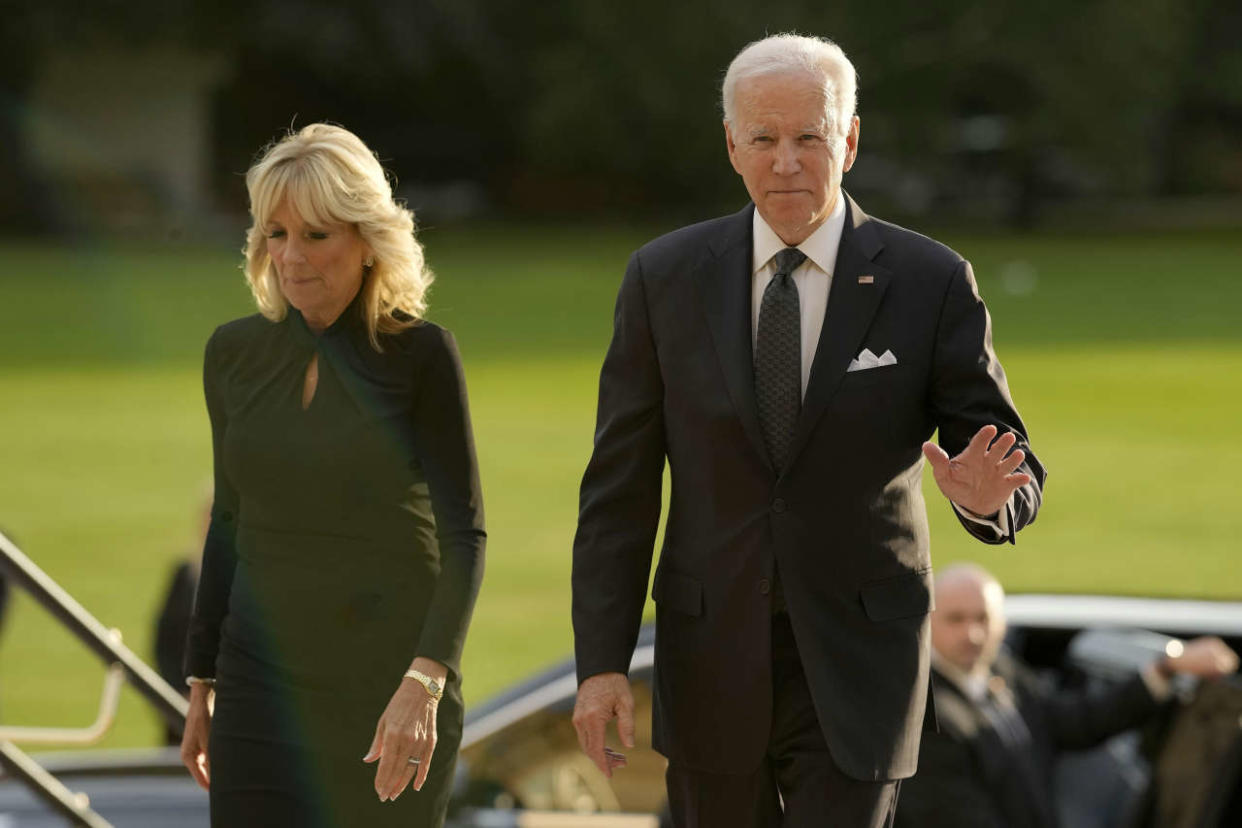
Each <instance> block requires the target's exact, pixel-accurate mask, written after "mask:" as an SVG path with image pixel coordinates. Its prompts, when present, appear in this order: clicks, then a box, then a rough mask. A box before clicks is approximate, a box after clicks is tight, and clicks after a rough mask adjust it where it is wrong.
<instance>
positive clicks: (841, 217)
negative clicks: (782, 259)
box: [751, 190, 845, 276]
mask: <svg viewBox="0 0 1242 828" xmlns="http://www.w3.org/2000/svg"><path fill="white" fill-rule="evenodd" d="M752 224H753V238H754V248H753V253H754V258H753V259H752V260H751V262H752V268H751V272H752V273H757V272H759V271H760V270H761V269H763V268H764V267H765V266H767V264H768V262H769V261H771V260H772V257H773V256H775V255H776V254H777V253H779V252H781V251H782V250H784V249H785V248H786V247H788V246H789V245H787V244H785V243H784V242H783V241H781V237H780V236H778V235H776V231H775V230H773V229H772V228H771V227H769V226H768V223H767V222H766V221H764V220H763V216H761V215H759V210H758V209H756V210H755V217H754V221H753V223H752ZM844 231H845V191H844V190H838V191H837V204H836V206H835V207H833V208H832V212H831V213H830V214H829V215H828V218H826V219H825V220H824V223H823V224H821V225H820V226H819V227H817V228H815V232H814V233H812V234H811V235H809V236H807V237H806V239H804V240H803V242H802V244H800V245H798V249H799V250H801V251H802V252H803V253H805V254H806V257H807V258H808V259H810V260H811V262H812V263H814V264H815V266H816V267H818V268H819V269H820V270H822V271H824V272H825V273H827V274H828V275H830V276H831V275H832V271H833V269H834V268H835V267H836V263H837V249H838V248H839V247H840V246H841V234H842V233H843V232H844Z"/></svg>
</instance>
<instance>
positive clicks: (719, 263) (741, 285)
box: [695, 207, 772, 468]
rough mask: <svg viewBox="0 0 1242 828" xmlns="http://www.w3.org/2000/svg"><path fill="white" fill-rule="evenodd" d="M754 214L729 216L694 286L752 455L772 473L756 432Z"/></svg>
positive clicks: (701, 266) (751, 211)
mask: <svg viewBox="0 0 1242 828" xmlns="http://www.w3.org/2000/svg"><path fill="white" fill-rule="evenodd" d="M753 210H754V208H753V207H747V208H746V209H744V210H742V211H741V212H739V213H736V214H735V215H734V216H733V217H732V220H731V221H730V222H729V224H728V227H727V229H726V230H725V232H723V233H721V235H720V237H719V239H718V241H717V242H714V243H713V244H712V252H713V253H714V254H715V258H714V259H709V260H707V261H705V262H704V263H703V264H702V265H700V266H699V270H698V273H697V274H695V282H696V284H697V286H698V291H699V298H700V300H701V301H702V303H703V310H704V313H705V314H706V316H707V325H708V328H710V329H711V334H712V344H713V345H714V346H715V349H716V356H717V358H718V359H719V360H720V368H721V370H722V371H723V372H724V377H725V384H726V385H727V386H728V389H729V397H730V399H731V400H732V401H733V407H734V409H735V410H736V411H737V415H738V419H740V420H741V421H742V428H743V430H744V431H745V432H746V435H747V436H748V437H749V438H750V441H751V443H752V444H753V445H754V447H755V450H756V451H757V452H758V453H759V456H760V457H761V458H763V462H764V463H765V464H767V465H768V467H769V468H771V467H772V461H771V460H770V459H769V457H768V450H767V447H766V446H765V444H764V442H763V432H762V431H761V430H760V428H759V409H758V407H757V406H756V404H755V373H754V364H753V363H754V357H753V355H752V353H751V318H750V317H751V309H750V291H751V258H752V255H753V253H752V249H751V247H752V242H751V227H752V225H751V222H752V221H753V219H752V213H753Z"/></svg>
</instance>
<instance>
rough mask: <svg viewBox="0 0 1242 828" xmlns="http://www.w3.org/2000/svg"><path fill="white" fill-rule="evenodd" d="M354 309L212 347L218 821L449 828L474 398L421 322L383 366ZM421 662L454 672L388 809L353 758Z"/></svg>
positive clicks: (472, 531)
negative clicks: (412, 784) (305, 400)
mask: <svg viewBox="0 0 1242 828" xmlns="http://www.w3.org/2000/svg"><path fill="white" fill-rule="evenodd" d="M360 304H361V303H360V300H358V299H355V302H354V304H353V305H351V306H350V307H349V308H348V309H347V310H346V311H345V312H344V313H343V314H342V315H341V317H340V318H339V319H338V320H337V321H336V322H335V323H334V324H333V325H332V326H331V327H329V328H328V329H327V330H326V331H324V332H323V333H322V334H321V335H318V336H317V335H315V334H314V333H312V332H311V331H310V329H309V328H308V327H307V326H306V323H305V321H304V319H303V318H302V316H301V314H299V313H298V312H297V311H296V310H295V309H293V308H290V310H289V314H288V316H287V317H286V318H285V319H284V320H283V321H282V322H278V323H273V322H270V321H268V320H267V319H265V318H263V317H262V316H258V315H256V316H251V317H247V318H245V319H239V320H237V321H234V322H230V323H228V324H226V325H223V326H221V327H220V328H218V329H217V330H216V332H215V334H214V335H213V336H212V337H211V340H210V341H209V342H208V343H207V352H206V358H205V365H204V371H203V374H204V386H205V390H206V396H207V408H208V413H209V415H210V418H211V427H212V437H213V445H214V449H215V487H216V489H215V503H214V506H213V507H212V515H211V527H210V529H209V531H208V535H207V541H206V544H205V549H204V552H203V568H202V579H201V581H200V585H199V592H198V597H197V601H196V607H195V613H194V618H193V621H192V623H191V630H190V636H189V650H188V656H187V662H188V663H187V666H188V668H189V671H190V673H191V675H197V676H204V677H205V676H215V677H216V702H215V711H214V715H213V718H212V724H211V734H210V742H209V751H208V753H209V758H210V761H211V767H210V773H211V809H212V825H213V826H229V828H244V827H245V826H265V827H270V826H284V825H288V826H311V827H312V828H314V826H325V827H326V826H360V827H361V826H366V828H376V826H388V825H393V826H396V825H400V826H406V827H407V828H413V826H419V827H420V828H421V826H432V825H439V824H440V823H441V820H442V819H443V812H444V808H445V804H446V803H447V800H448V795H449V788H450V786H451V783H452V777H453V769H454V764H455V760H456V754H457V746H458V743H459V742H460V739H461V728H462V698H461V672H460V659H461V651H462V645H463V642H464V639H465V636H466V627H467V624H468V623H469V619H470V613H471V609H472V607H473V604H474V600H475V596H476V595H477V593H478V588H479V583H480V580H481V578H482V572H483V550H484V545H485V534H484V530H483V505H482V497H481V494H480V490H479V477H478V470H477V465H476V461H475V454H474V442H473V437H472V436H471V430H470V417H469V413H468V408H467V404H466V387H465V382H464V379H463V376H462V371H461V364H460V359H459V357H458V354H457V348H456V345H455V343H454V341H453V337H452V335H451V334H449V333H448V332H447V331H445V330H443V329H442V328H439V327H437V326H436V325H434V324H431V323H428V322H423V323H420V324H418V325H415V326H414V327H411V328H408V329H406V330H404V331H402V332H400V333H397V334H381V335H380V344H381V347H382V351H379V352H377V351H376V350H375V349H374V347H372V345H371V344H370V342H369V341H368V339H367V333H366V328H365V324H364V322H363V319H362V317H361V315H360V313H359V306H360ZM315 354H318V357H319V368H318V371H319V380H318V386H317V389H316V391H315V395H314V397H313V399H312V400H311V402H310V405H309V406H308V407H307V408H305V409H303V407H302V394H303V383H304V378H305V375H306V368H307V365H308V363H309V362H310V360H311V358H312V356H313V355H315ZM416 655H421V656H427V657H429V658H433V659H435V660H437V661H440V662H442V663H444V664H446V665H448V668H449V681H448V683H447V688H446V690H445V694H444V698H443V700H442V701H441V703H440V707H439V715H438V719H437V730H438V743H437V746H436V751H435V755H434V757H433V760H432V763H431V771H430V775H429V777H428V780H427V782H426V784H425V785H424V787H423V789H422V790H421V791H413V790H410V789H407V790H406V791H405V792H404V793H403V794H402V795H401V796H400V798H399V799H397V800H396V801H395V802H387V803H381V802H380V801H379V798H378V796H377V795H376V793H375V789H374V779H375V770H376V765H375V764H364V763H363V762H362V757H363V754H364V753H366V751H367V749H368V748H369V747H370V744H371V740H372V738H373V736H374V735H375V726H376V723H377V722H378V720H379V716H380V714H381V713H382V712H383V710H384V707H385V705H386V704H387V703H388V700H389V699H390V698H391V696H392V694H393V692H394V691H395V690H396V689H397V686H398V685H399V684H400V682H401V678H402V674H403V673H404V672H405V670H406V669H407V668H408V666H409V664H410V662H411V661H412V660H413V658H414V657H415V656H416Z"/></svg>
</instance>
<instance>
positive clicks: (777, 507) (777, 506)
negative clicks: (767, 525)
mask: <svg viewBox="0 0 1242 828" xmlns="http://www.w3.org/2000/svg"><path fill="white" fill-rule="evenodd" d="M772 511H773V512H776V513H777V514H778V515H779V514H780V513H781V512H783V511H785V499H784V498H783V497H778V498H777V499H776V500H773V501H772Z"/></svg>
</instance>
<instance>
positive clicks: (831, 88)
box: [720, 32, 858, 138]
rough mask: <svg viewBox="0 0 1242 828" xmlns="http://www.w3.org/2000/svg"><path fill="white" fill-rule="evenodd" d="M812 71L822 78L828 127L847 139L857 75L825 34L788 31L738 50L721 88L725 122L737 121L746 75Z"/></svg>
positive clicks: (851, 118)
mask: <svg viewBox="0 0 1242 828" xmlns="http://www.w3.org/2000/svg"><path fill="white" fill-rule="evenodd" d="M797 72H810V73H812V74H814V75H817V76H819V77H820V78H822V79H823V83H824V100H825V102H826V104H827V110H828V111H827V115H828V126H829V128H830V130H831V133H832V135H833V136H834V137H836V138H844V136H845V134H846V133H847V132H849V128H850V122H851V121H852V120H853V118H854V108H855V107H856V106H857V105H858V100H857V96H858V75H857V73H856V72H855V71H854V64H852V63H850V60H849V58H847V57H846V56H845V52H843V51H841V47H840V46H838V45H837V44H835V43H833V42H832V41H831V40H828V39H827V38H824V37H807V36H805V35H800V34H794V33H792V32H791V33H788V34H777V35H771V36H769V37H765V38H764V39H763V40H756V41H755V42H753V43H750V44H748V45H747V46H746V48H744V49H742V51H740V52H738V53H737V57H735V58H733V62H732V63H730V64H729V69H728V71H726V72H725V77H724V83H723V84H722V85H721V89H720V99H721V105H722V107H723V108H724V119H725V121H727V122H729V123H731V124H734V123H737V108H736V107H737V101H736V98H737V85H738V83H740V82H741V81H743V80H746V79H747V78H754V77H758V76H760V75H780V74H791V73H797Z"/></svg>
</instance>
